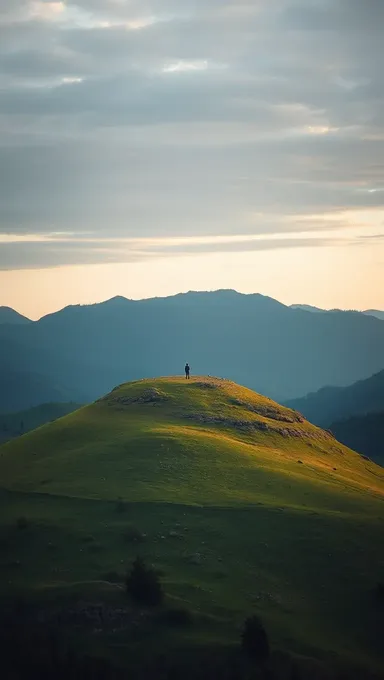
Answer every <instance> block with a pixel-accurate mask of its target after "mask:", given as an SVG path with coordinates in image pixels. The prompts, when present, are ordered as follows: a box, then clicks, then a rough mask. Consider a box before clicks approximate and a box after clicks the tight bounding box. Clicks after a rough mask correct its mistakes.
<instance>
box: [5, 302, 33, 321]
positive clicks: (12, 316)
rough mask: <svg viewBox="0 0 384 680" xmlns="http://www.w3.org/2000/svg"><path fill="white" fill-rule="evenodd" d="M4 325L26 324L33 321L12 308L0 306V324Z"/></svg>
mask: <svg viewBox="0 0 384 680" xmlns="http://www.w3.org/2000/svg"><path fill="white" fill-rule="evenodd" d="M3 323H12V324H26V323H31V320H30V319H28V318H27V317H26V316H23V315H22V314H19V312H16V310H15V309H12V307H2V306H0V324H3Z"/></svg>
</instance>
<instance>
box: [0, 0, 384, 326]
mask: <svg viewBox="0 0 384 680" xmlns="http://www.w3.org/2000/svg"><path fill="white" fill-rule="evenodd" d="M383 26H384V2H383V0H182V1H181V0H62V1H53V2H45V1H44V0H0V304H4V305H9V306H12V307H14V308H16V309H17V310H18V311H20V312H22V313H24V314H27V315H28V316H30V317H31V318H39V317H40V316H42V315H43V314H45V313H48V312H51V311H54V310H56V309H59V308H61V307H63V306H65V305H67V304H75V303H90V302H97V301H100V300H104V299H107V298H109V297H112V296H114V295H125V296H126V297H130V298H142V297H151V296H157V295H169V294H173V293H177V292H180V291H187V290H191V289H192V290H214V289H217V288H235V289H237V290H239V291H242V292H248V293H249V292H260V293H263V294H266V295H271V296H272V297H275V298H277V299H279V300H280V301H282V302H285V303H287V304H290V303H299V302H302V303H309V304H314V305H318V306H320V307H325V308H332V307H341V308H353V309H366V308H379V309H380V308H381V309H384V71H383V68H382V57H383V47H382V28H383Z"/></svg>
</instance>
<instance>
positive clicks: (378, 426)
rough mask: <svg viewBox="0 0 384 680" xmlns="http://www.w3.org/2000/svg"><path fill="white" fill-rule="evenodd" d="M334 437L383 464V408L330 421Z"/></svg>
mask: <svg viewBox="0 0 384 680" xmlns="http://www.w3.org/2000/svg"><path fill="white" fill-rule="evenodd" d="M330 429H331V430H332V432H333V434H334V435H335V437H336V439H338V440H339V441H340V442H342V443H343V444H345V445H346V446H349V447H350V448H351V449H354V451H358V452H359V453H362V454H364V455H365V456H368V458H371V459H372V460H374V461H375V462H376V463H379V465H384V410H383V411H380V412H379V413H367V414H366V415H363V416H354V417H353V418H347V419H345V420H339V421H337V422H335V423H331V425H330Z"/></svg>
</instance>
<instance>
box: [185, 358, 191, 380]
mask: <svg viewBox="0 0 384 680" xmlns="http://www.w3.org/2000/svg"><path fill="white" fill-rule="evenodd" d="M184 370H185V379H186V380H189V372H190V370H191V369H190V368H189V363H188V362H187V363H186V364H185V368H184Z"/></svg>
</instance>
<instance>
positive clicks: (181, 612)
mask: <svg viewBox="0 0 384 680" xmlns="http://www.w3.org/2000/svg"><path fill="white" fill-rule="evenodd" d="M163 618H164V621H165V623H166V624H167V625H169V626H174V627H175V628H185V627H187V626H190V625H191V624H192V614H191V612H190V611H189V609H186V608H185V607H174V608H172V609H167V610H166V611H165V612H164V617H163Z"/></svg>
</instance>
